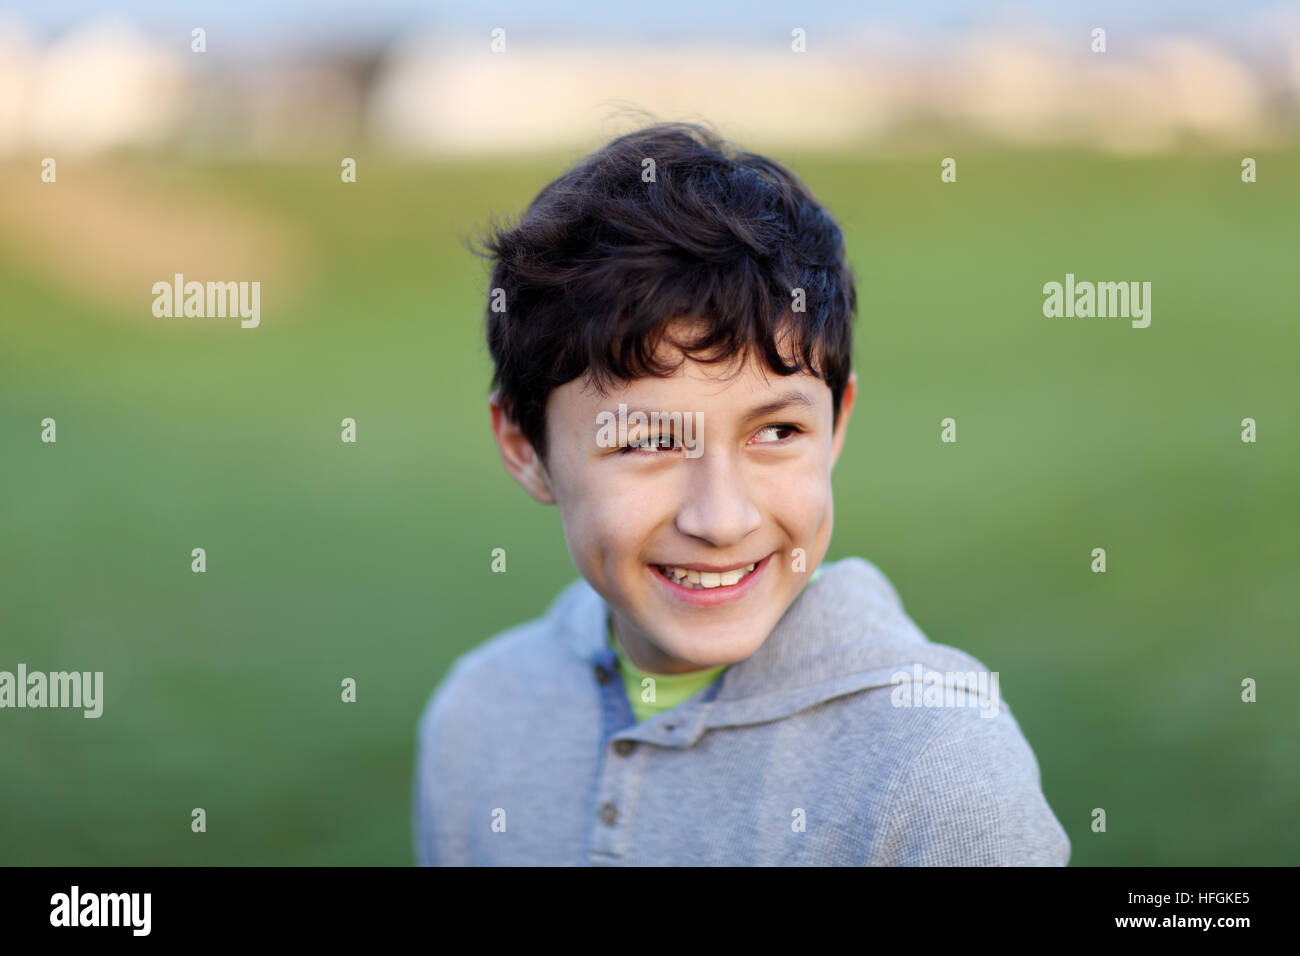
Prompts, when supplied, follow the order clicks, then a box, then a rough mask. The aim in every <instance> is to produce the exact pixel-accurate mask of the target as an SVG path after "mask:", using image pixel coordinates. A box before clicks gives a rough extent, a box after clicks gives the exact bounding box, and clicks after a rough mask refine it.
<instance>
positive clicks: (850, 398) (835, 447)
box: [831, 372, 858, 468]
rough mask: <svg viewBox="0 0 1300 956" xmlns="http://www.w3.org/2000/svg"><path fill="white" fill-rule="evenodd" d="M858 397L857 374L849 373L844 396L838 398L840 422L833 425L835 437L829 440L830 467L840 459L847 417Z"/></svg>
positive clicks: (846, 427)
mask: <svg viewBox="0 0 1300 956" xmlns="http://www.w3.org/2000/svg"><path fill="white" fill-rule="evenodd" d="M857 397H858V373H857V372H849V380H848V382H847V384H845V386H844V394H843V395H841V396H840V420H839V422H837V423H836V425H835V435H834V437H833V438H832V439H831V467H832V468H833V467H835V462H836V461H837V460H838V459H839V457H840V449H841V448H843V447H844V436H845V434H846V432H847V430H848V425H849V416H850V415H851V414H852V413H853V403H854V402H855V401H856V400H857Z"/></svg>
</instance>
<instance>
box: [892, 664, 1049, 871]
mask: <svg viewBox="0 0 1300 956" xmlns="http://www.w3.org/2000/svg"><path fill="white" fill-rule="evenodd" d="M967 656H968V655H967ZM970 660H972V661H974V658H970ZM976 663H977V664H978V662H976ZM986 673H987V672H986ZM956 683H958V684H960V683H961V682H960V681H958V682H956ZM914 684H915V682H914V681H913V682H910V684H903V683H900V685H899V686H898V687H895V689H894V691H893V693H894V694H896V695H897V694H900V691H901V692H902V693H908V694H912V693H914V690H915V687H914ZM952 685H953V682H949V684H948V685H947V686H948V688H951V687H952ZM937 687H938V685H937V684H927V685H926V686H925V687H924V688H923V693H924V692H925V691H933V690H935V689H936V688H937ZM946 689H947V688H946ZM912 716H913V717H914V727H913V730H914V732H913V734H912V740H911V746H909V747H907V748H906V753H905V754H902V755H900V756H902V757H903V759H902V760H900V761H899V763H898V765H897V766H896V769H895V772H894V773H893V775H892V777H891V780H890V783H889V787H888V790H887V793H886V795H885V798H884V806H885V820H886V821H887V824H886V826H887V828H888V836H887V839H886V840H885V841H883V843H882V844H881V845H880V847H879V849H880V850H881V851H882V852H884V853H885V854H886V855H887V856H888V857H889V858H890V860H889V862H892V863H896V864H901V865H953V866H1064V865H1065V864H1066V863H1067V862H1068V861H1069V857H1070V841H1069V838H1068V836H1067V835H1066V833H1065V830H1064V828H1063V827H1062V826H1061V824H1060V822H1059V821H1058V820H1057V818H1056V816H1055V815H1054V814H1053V812H1052V810H1051V807H1050V806H1049V805H1048V803H1047V799H1046V797H1045V796H1044V794H1043V790H1042V780H1041V775H1040V772H1039V767H1038V761H1037V759H1036V758H1035V756H1034V752H1033V750H1032V748H1031V747H1030V746H1029V742H1028V741H1027V740H1026V739H1025V736H1024V734H1023V733H1022V732H1021V729H1020V726H1019V724H1018V723H1017V721H1016V719H1015V717H1014V716H1012V714H1011V711H1010V710H1009V709H1007V707H1006V704H1005V703H1004V702H1002V701H1000V699H998V698H997V697H996V696H995V697H994V698H992V699H989V698H980V699H978V701H977V703H976V704H975V705H971V704H969V703H968V704H965V705H963V704H953V705H939V706H922V707H921V708H920V709H919V710H916V711H915V712H914V714H913V715H912Z"/></svg>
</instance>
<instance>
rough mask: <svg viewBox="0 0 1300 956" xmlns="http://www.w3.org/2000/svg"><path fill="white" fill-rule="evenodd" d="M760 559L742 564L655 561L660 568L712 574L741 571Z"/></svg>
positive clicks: (760, 559)
mask: <svg viewBox="0 0 1300 956" xmlns="http://www.w3.org/2000/svg"><path fill="white" fill-rule="evenodd" d="M763 557H767V555H764V556H763ZM762 560H763V558H757V559H755V560H753V561H745V562H743V563H742V564H679V563H677V562H675V561H659V562H656V563H657V564H658V565H659V567H661V568H684V569H686V570H687V571H701V572H712V573H714V574H721V573H723V572H726V571H743V570H745V568H747V567H749V566H750V565H751V564H758V562H759V561H762Z"/></svg>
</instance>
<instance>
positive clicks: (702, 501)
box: [492, 335, 857, 673]
mask: <svg viewBox="0 0 1300 956" xmlns="http://www.w3.org/2000/svg"><path fill="white" fill-rule="evenodd" d="M668 338H669V339H671V338H672V336H671V335H670V336H669V337H668ZM660 355H661V356H664V357H668V358H669V359H670V361H676V360H677V359H679V358H680V357H681V353H680V351H679V350H678V349H677V348H676V347H675V346H673V345H671V344H669V343H668V342H665V344H664V345H662V346H661V350H660ZM787 356H788V353H787ZM856 391H857V381H856V376H852V377H851V378H850V381H849V383H848V385H847V387H846V388H845V391H844V396H843V399H842V402H841V408H840V419H839V423H838V427H837V428H836V429H835V431H834V432H833V433H832V430H831V417H832V402H831V391H830V388H829V387H828V386H827V385H826V384H825V383H824V382H822V381H821V380H820V379H818V378H816V377H815V376H813V375H810V374H807V373H800V374H797V375H790V376H781V375H777V374H775V373H773V372H771V371H769V370H768V369H767V368H766V367H765V366H764V365H763V364H762V362H761V360H755V359H753V358H751V359H750V361H748V362H747V363H745V367H744V369H743V371H740V372H739V374H737V373H736V365H732V366H730V367H729V366H728V365H727V363H726V362H723V363H719V364H717V365H707V364H703V363H700V362H696V361H694V360H692V359H690V358H687V359H685V361H684V362H683V363H682V365H681V367H680V368H678V369H677V371H676V373H675V374H674V375H672V376H670V377H668V378H654V377H647V378H642V379H637V380H636V381H634V382H631V383H629V384H627V385H625V386H622V387H615V388H613V389H611V390H610V391H608V393H607V394H606V395H605V396H604V397H601V396H600V395H599V394H598V393H597V392H596V391H595V389H594V388H591V387H589V386H587V385H586V383H585V381H584V379H581V378H580V379H577V380H575V381H572V382H569V383H567V384H565V385H563V386H561V387H560V388H557V389H555V390H554V391H553V392H552V393H551V395H550V396H549V398H548V400H547V438H548V443H549V454H548V462H547V464H546V465H545V466H543V465H542V464H541V462H540V461H539V460H538V459H537V457H536V455H535V453H534V452H533V450H532V448H531V446H530V445H529V443H528V442H527V440H526V439H524V438H523V436H522V435H521V434H520V433H519V432H518V430H517V429H516V428H514V426H513V424H512V423H510V422H509V421H508V419H506V418H505V416H504V415H503V414H502V413H501V410H500V408H499V407H498V406H497V405H496V402H495V396H493V402H492V419H493V430H494V432H495V433H496V435H497V441H498V444H499V445H500V447H501V453H502V458H503V460H504V461H505V464H506V467H507V469H509V470H510V472H511V473H512V474H513V475H514V476H515V478H516V479H517V480H519V482H520V483H521V484H522V485H523V486H524V487H525V489H527V490H528V491H529V493H530V494H532V495H533V496H534V497H535V498H537V499H538V500H539V501H542V502H546V503H551V502H554V503H555V504H557V505H558V506H559V509H560V516H561V519H562V521H563V525H564V537H565V541H566V543H567V544H568V548H569V553H570V554H571V555H572V557H573V560H574V563H575V564H576V565H577V566H578V569H579V571H580V572H581V573H582V575H583V577H584V578H586V579H587V581H588V582H589V583H590V584H591V586H592V587H593V588H594V589H595V590H596V591H597V592H598V593H599V594H600V595H601V597H603V598H604V599H605V602H606V603H607V604H608V605H609V607H610V609H611V611H612V615H613V621H614V628H615V633H616V635H617V636H618V638H619V640H620V641H621V642H622V644H623V647H624V648H625V649H626V650H627V652H628V654H629V655H630V656H631V658H632V660H633V661H634V662H635V663H636V664H637V665H638V666H640V667H641V668H643V669H645V670H648V671H652V672H656V673H684V672H687V671H691V670H697V669H699V668H702V667H709V666H714V665H718V664H730V663H734V662H736V661H740V660H744V659H745V658H747V657H749V656H750V655H751V654H753V653H754V652H755V651H756V650H758V648H759V647H760V646H761V645H762V643H763V641H764V640H766V639H767V636H768V634H769V633H771V631H772V628H773V627H774V626H775V625H776V623H777V621H778V620H779V619H780V618H781V615H782V614H784V613H785V610H786V608H788V607H789V606H790V603H791V602H792V601H793V600H794V599H795V597H797V596H798V594H799V591H800V590H801V589H802V588H803V586H804V585H805V584H806V583H807V582H808V577H809V575H811V574H812V572H813V571H814V570H816V568H817V566H818V565H819V564H820V563H821V560H822V558H823V557H824V556H825V554H826V549H827V546H828V545H829V543H830V537H831V528H832V524H833V506H832V500H831V466H832V465H833V464H834V463H835V460H836V458H838V457H839V452H840V448H841V446H842V444H843V442H844V434H845V426H846V425H847V423H848V420H849V414H850V412H851V411H852V409H853V402H854V398H855V397H856ZM775 402H788V403H787V404H783V405H782V407H780V408H768V409H767V410H766V411H761V409H762V406H770V405H772V404H773V403H775ZM620 403H624V404H626V406H627V412H626V414H625V416H624V418H625V420H627V419H629V417H630V415H631V412H632V411H634V410H637V409H641V410H644V411H645V412H647V413H649V412H651V411H654V412H660V413H670V412H680V413H681V415H682V417H683V418H686V417H687V416H691V417H692V420H693V422H695V423H697V424H702V428H701V429H698V430H697V433H696V434H694V435H693V436H692V435H691V434H690V433H685V434H683V433H677V438H676V440H672V439H671V437H670V434H669V430H668V429H663V428H661V429H651V428H646V427H645V426H643V425H638V424H637V423H636V421H635V420H632V424H631V425H630V427H629V428H628V429H627V436H628V439H629V441H628V443H627V444H625V445H623V446H621V447H619V446H615V447H608V445H609V441H608V439H609V436H610V433H611V428H610V427H609V423H610V420H611V417H612V418H614V419H617V417H618V415H619V404H620ZM601 413H608V414H607V415H606V416H605V417H604V418H603V419H602V418H601V417H600V416H601ZM602 424H604V425H605V428H604V430H603V432H602ZM655 434H661V435H662V436H663V437H662V440H661V442H660V443H659V447H657V448H656V447H649V448H637V447H629V446H630V445H631V442H632V441H635V440H636V439H638V438H641V439H644V438H647V437H650V436H652V435H655ZM683 438H686V439H687V440H688V444H687V447H686V448H685V449H684V448H683V447H682V439H683ZM692 439H693V440H692ZM692 444H693V445H694V448H693V449H692V447H691V445H692ZM688 452H689V454H688ZM797 549H801V550H802V552H803V554H804V555H805V557H804V558H803V560H802V562H798V563H797V562H796V550H797ZM750 565H753V566H754V570H753V571H752V572H748V573H745V574H744V576H743V577H742V578H741V579H740V580H739V581H738V582H737V583H730V582H732V581H734V579H735V577H736V573H735V571H734V570H733V571H732V573H730V574H727V573H717V572H725V571H726V570H730V569H736V570H739V571H740V572H745V569H746V568H747V567H748V566H750ZM795 567H802V568H803V570H799V571H796V570H795ZM665 568H666V569H670V570H669V572H668V575H669V576H665V573H664V571H663V570H662V569H665ZM671 569H679V570H677V571H673V570H671ZM680 569H685V570H687V571H688V573H687V575H686V577H685V579H684V580H681V581H680V583H679V581H678V575H680V573H681V571H680ZM706 569H707V570H706ZM691 571H695V572H696V573H697V575H698V576H699V582H698V584H697V583H696V582H695V581H694V580H692V579H693V578H694V577H695V576H696V575H692V574H691V573H689V572H691ZM709 571H713V572H715V573H716V576H715V575H714V574H710V573H709ZM700 572H703V573H700ZM670 578H671V580H670ZM710 584H717V585H718V586H716V587H707V586H706V585H710Z"/></svg>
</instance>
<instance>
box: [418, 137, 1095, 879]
mask: <svg viewBox="0 0 1300 956" xmlns="http://www.w3.org/2000/svg"><path fill="white" fill-rule="evenodd" d="M729 149H730V147H729V146H728V144H726V143H725V142H722V141H720V140H719V139H717V138H716V137H715V136H714V135H713V134H712V133H711V132H710V131H708V130H706V129H703V128H701V127H699V126H696V125H694V124H682V123H671V124H657V125H654V126H650V127H648V128H646V129H643V130H640V131H638V132H635V133H631V134H628V135H626V136H623V137H620V138H618V139H616V140H614V141H613V142H611V143H610V144H609V145H608V146H606V147H604V148H603V149H601V150H599V151H598V152H596V153H594V154H593V155H592V156H590V157H588V158H586V159H585V160H583V161H582V162H580V163H579V164H578V165H576V166H575V167H574V168H572V169H571V170H570V171H569V172H567V173H565V174H564V175H563V176H561V177H560V178H559V179H557V180H556V181H555V182H553V183H551V184H550V185H549V186H547V187H546V188H545V189H543V190H542V191H541V193H540V194H539V195H538V196H537V198H536V199H535V200H534V201H533V203H532V204H531V205H530V206H529V208H528V210H527V211H526V213H525V214H524V216H523V217H522V219H521V220H520V221H519V223H517V224H516V225H515V226H514V227H512V228H509V229H501V230H498V231H496V232H495V233H494V235H493V236H492V237H491V239H490V240H489V242H488V244H487V248H488V253H489V254H490V256H491V257H492V259H493V261H494V268H493V274H492V282H491V287H492V289H493V290H494V291H493V297H494V305H493V306H490V307H489V312H488V345H489V348H490V350H491V354H492V358H493V361H494V362H495V366H496V372H495V376H494V380H493V386H494V388H495V389H496V390H495V391H494V392H493V394H492V396H491V398H490V399H489V405H490V410H491V419H492V430H493V432H494V434H495V436H496V440H497V444H498V447H499V449H500V453H501V458H502V461H503V462H504V464H505V466H506V469H507V470H508V471H509V472H510V474H511V475H512V476H514V478H515V479H516V480H517V481H518V482H519V484H521V485H522V486H523V488H524V489H525V490H526V491H527V492H528V493H529V494H530V495H532V496H533V497H534V498H536V499H537V500H538V501H540V502H542V503H545V504H555V505H557V506H558V508H559V510H560V516H561V519H562V522H563V529H564V537H565V541H566V544H567V546H568V549H569V553H570V555H571V556H572V558H573V560H574V563H575V564H576V565H577V567H578V571H579V572H580V573H581V577H580V578H579V579H578V580H577V581H575V582H573V583H572V584H571V585H569V586H568V587H567V588H566V589H565V590H564V591H563V592H562V593H561V594H560V595H559V596H558V597H557V598H556V599H555V601H554V603H553V604H552V605H551V607H550V609H549V610H548V611H547V612H546V614H545V615H544V616H543V617H540V618H538V619H536V620H533V621H530V622H528V623H525V624H522V625H519V626H517V627H514V628H511V629H510V630H507V631H505V632H503V633H502V634H499V635H497V636H496V637H495V638H493V639H492V640H490V641H488V642H487V643H486V644H484V645H482V646H480V647H478V648H476V649H474V650H473V651H471V652H469V653H466V654H464V655H462V656H461V657H460V658H459V659H458V660H457V661H456V662H455V663H454V664H453V666H452V668H451V670H450V672H449V674H448V675H447V677H446V678H445V679H444V681H443V682H442V684H441V685H440V687H439V688H438V690H437V691H436V692H435V694H434V695H433V697H432V698H431V699H430V702H429V705H428V707H427V708H426V709H425V712H424V714H423V716H422V717H421V720H420V726H419V734H418V746H419V750H418V757H417V761H416V774H415V780H414V787H413V790H414V825H415V850H416V857H417V859H418V861H419V862H420V863H422V864H444V865H476V864H492V865H575V864H577V865H583V864H597V865H608V864H613V865H695V864H703V865H719V864H721V865H820V864H829V865H916V864H921V865H925V864H957V865H963V864H970V865H1054V866H1063V865H1065V864H1066V862H1067V861H1068V859H1069V853H1070V844H1069V840H1068V839H1067V837H1066V834H1065V832H1064V830H1063V829H1062V828H1061V825H1060V823H1059V822H1058V821H1057V820H1056V818H1055V816H1054V815H1053V814H1052V811H1051V809H1050V808H1049V807H1048V805H1047V802H1046V800H1045V799H1044V797H1043V794H1042V790H1041V786H1040V781H1039V771H1038V765H1037V762H1036V760H1035V758H1034V755H1033V752H1032V751H1031V750H1030V748H1029V745H1028V744H1027V743H1026V741H1025V739H1024V737H1023V736H1022V734H1021V732H1020V729H1019V727H1018V725H1017V724H1016V721H1015V720H1014V718H1013V717H1012V716H1011V714H1010V712H1008V711H1007V710H1006V709H1005V707H1004V706H1001V707H1000V706H999V701H998V695H997V675H996V674H993V675H990V674H988V672H987V671H986V669H985V668H984V667H983V665H982V664H980V662H979V661H977V660H975V659H974V658H972V657H970V656H968V655H966V654H964V653H962V652H960V651H957V650H955V649H953V648H950V647H945V646H943V645H940V644H934V643H931V642H929V641H928V640H927V639H926V638H925V637H924V636H923V635H922V634H921V632H920V631H919V630H918V629H917V627H916V625H915V624H914V623H913V622H912V621H911V619H910V618H909V617H908V616H907V614H906V613H905V612H904V611H903V608H902V605H901V604H900V602H899V597H898V595H897V593H896V592H895V591H894V589H893V587H892V585H891V584H890V583H889V582H888V581H887V580H886V578H885V577H884V576H883V575H882V574H881V572H880V571H879V570H877V569H876V567H875V566H874V565H872V564H870V563H869V562H867V561H865V560H863V559H861V558H846V559H844V560H842V561H838V562H835V563H832V564H829V565H827V566H826V567H824V568H823V567H820V565H821V562H822V559H823V557H824V556H825V554H826V550H827V547H828V545H829V542H830V537H831V528H832V500H831V468H832V466H833V465H834V463H835V460H836V458H837V457H838V456H839V453H840V449H841V447H842V446H843V444H844V438H845V434H846V429H847V425H848V420H849V416H850V414H851V412H852V410H853V404H854V400H855V398H856V394H857V381H856V377H855V375H854V374H853V372H852V370H851V367H850V352H851V348H852V336H851V324H852V320H853V313H854V311H855V309H856V294H855V290H854V283H853V278H852V275H851V273H850V270H849V268H848V266H847V263H846V261H845V255H844V248H843V239H842V235H841V232H840V230H839V227H838V226H837V225H836V223H835V222H834V220H833V219H832V218H831V217H830V216H829V215H828V214H827V212H826V211H825V210H824V209H822V208H821V206H820V205H819V204H818V203H817V201H816V200H815V199H814V198H813V196H812V195H811V194H810V193H809V191H808V190H807V188H806V187H805V186H804V185H803V184H802V183H801V182H800V181H799V180H797V179H796V178H795V177H794V176H793V175H792V174H791V173H790V172H788V171H787V170H786V169H784V168H783V167H782V166H780V165H778V164H776V163H774V162H772V161H771V160H768V159H766V158H764V157H761V156H758V155H754V154H750V153H739V154H735V153H732V152H729ZM496 290H500V291H499V292H498V291H496ZM502 306H504V308H503V307H502ZM809 572H812V573H811V574H810V573H809Z"/></svg>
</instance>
